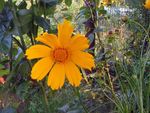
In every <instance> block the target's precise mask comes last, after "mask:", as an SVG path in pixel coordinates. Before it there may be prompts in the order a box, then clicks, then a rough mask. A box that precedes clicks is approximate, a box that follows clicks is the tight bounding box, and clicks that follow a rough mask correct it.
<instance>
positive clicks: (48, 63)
mask: <svg viewBox="0 0 150 113" xmlns="http://www.w3.org/2000/svg"><path fill="white" fill-rule="evenodd" d="M72 33H73V26H72V25H71V23H70V22H69V21H67V20H65V21H64V22H63V23H60V24H58V35H57V36H56V35H54V34H48V33H47V32H45V33H43V35H40V36H38V37H37V38H36V40H37V41H40V42H42V43H43V44H45V45H42V44H37V45H33V46H31V47H30V48H29V49H27V50H26V56H27V58H28V59H30V60H31V59H36V58H40V60H39V61H38V62H37V63H36V64H35V65H34V66H33V68H32V71H31V78H32V79H35V80H37V81H39V80H42V79H43V78H44V77H45V76H46V75H47V74H48V80H47V84H48V86H50V87H51V88H52V89H53V90H55V89H59V88H61V87H62V86H63V84H64V81H65V78H67V79H68V81H69V83H70V84H71V85H72V86H75V87H77V86H79V85H80V82H81V80H82V75H81V73H80V70H79V67H80V68H84V69H89V70H91V68H92V67H94V66H95V64H94V58H93V56H92V55H91V54H89V53H87V52H86V51H85V50H86V49H88V47H89V40H88V39H87V38H86V37H85V36H83V35H81V34H77V35H75V36H72Z"/></svg>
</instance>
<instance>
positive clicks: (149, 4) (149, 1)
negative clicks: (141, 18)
mask: <svg viewBox="0 0 150 113" xmlns="http://www.w3.org/2000/svg"><path fill="white" fill-rule="evenodd" d="M144 7H145V8H146V9H150V0H146V1H145V5H144Z"/></svg>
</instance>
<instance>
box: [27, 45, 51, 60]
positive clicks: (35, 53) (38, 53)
mask: <svg viewBox="0 0 150 113" xmlns="http://www.w3.org/2000/svg"><path fill="white" fill-rule="evenodd" d="M50 53H51V48H49V47H47V46H44V45H34V46H31V47H30V48H29V49H27V50H26V56H27V59H35V58H42V57H48V56H50Z"/></svg>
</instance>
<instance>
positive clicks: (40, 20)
mask: <svg viewBox="0 0 150 113" xmlns="http://www.w3.org/2000/svg"><path fill="white" fill-rule="evenodd" d="M35 22H36V24H37V25H39V26H40V27H42V28H43V29H45V30H49V29H50V25H49V23H48V21H47V20H46V19H45V18H43V17H40V16H36V17H35Z"/></svg>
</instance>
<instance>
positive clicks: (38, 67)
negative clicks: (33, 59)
mask: <svg viewBox="0 0 150 113" xmlns="http://www.w3.org/2000/svg"><path fill="white" fill-rule="evenodd" d="M53 64H54V62H53V61H52V59H51V58H50V57H45V58H42V59H41V60H39V61H38V62H37V63H36V64H35V65H34V66H33V68H32V71H31V78H32V79H37V80H42V79H43V78H44V77H45V76H46V74H47V73H48V72H49V71H50V69H51V67H52V65H53Z"/></svg>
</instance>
